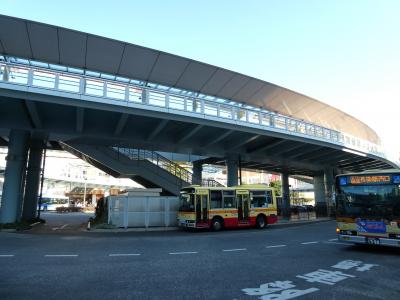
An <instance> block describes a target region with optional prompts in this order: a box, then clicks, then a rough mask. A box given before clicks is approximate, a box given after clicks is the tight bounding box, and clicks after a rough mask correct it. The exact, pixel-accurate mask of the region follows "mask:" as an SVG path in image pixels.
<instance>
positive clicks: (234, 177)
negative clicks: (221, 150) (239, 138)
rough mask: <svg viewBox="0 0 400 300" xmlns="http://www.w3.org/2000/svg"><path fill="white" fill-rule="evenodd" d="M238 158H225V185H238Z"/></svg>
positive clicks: (231, 156)
mask: <svg viewBox="0 0 400 300" xmlns="http://www.w3.org/2000/svg"><path fill="white" fill-rule="evenodd" d="M238 171H239V157H238V156H237V155H228V157H227V158H226V175H227V177H228V178H227V185H228V186H236V185H238Z"/></svg>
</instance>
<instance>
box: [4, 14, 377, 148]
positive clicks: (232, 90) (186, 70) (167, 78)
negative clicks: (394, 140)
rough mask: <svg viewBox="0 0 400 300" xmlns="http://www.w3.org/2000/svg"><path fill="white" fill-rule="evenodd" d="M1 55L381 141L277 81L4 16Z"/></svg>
mask: <svg viewBox="0 0 400 300" xmlns="http://www.w3.org/2000/svg"><path fill="white" fill-rule="evenodd" d="M0 53H1V54H4V55H9V56H16V57H21V58H26V59H32V60H38V61H44V62H47V63H54V64H61V65H65V66H71V67H76V68H82V69H88V70H92V71H98V72H101V73H108V74H112V75H116V76H124V77H129V78H133V79H137V80H142V81H145V82H152V83H157V84H161V85H167V86H171V87H176V88H180V89H184V90H189V91H193V92H197V93H200V94H205V95H211V96H215V97H218V98H222V99H229V100H233V101H236V102H239V103H247V104H249V105H252V106H255V107H261V108H264V109H266V110H269V111H271V112H276V113H280V114H283V115H287V116H291V117H294V118H297V119H299V120H305V121H308V122H312V123H314V124H318V125H321V126H324V127H327V128H331V129H334V130H338V131H341V132H346V133H349V134H351V135H353V136H356V137H358V138H361V139H364V140H367V141H369V142H371V143H375V144H380V140H379V137H378V136H377V134H376V133H375V132H374V131H373V130H372V129H371V128H370V127H368V126H367V125H366V124H364V123H363V122H361V121H360V120H358V119H356V118H354V117H352V116H350V115H348V114H346V113H344V112H342V111H341V110H339V109H336V108H334V107H332V106H330V105H327V104H325V103H322V102H320V101H318V100H316V99H313V98H310V97H308V96H305V95H302V94H300V93H296V92H294V91H291V90H289V89H286V88H283V87H280V86H277V85H275V84H272V83H269V82H266V81H263V80H260V79H256V78H253V77H250V76H247V75H243V74H240V73H237V72H233V71H229V70H226V69H223V68H220V67H217V66H213V65H209V64H205V63H202V62H199V61H195V60H192V59H188V58H184V57H180V56H177V55H173V54H169V53H165V52H162V51H159V50H154V49H150V48H146V47H142V46H138V45H134V44H129V43H126V42H122V41H116V40H113V39H110V38H106V37H101V36H96V35H93V34H89V33H84V32H79V31H74V30H71V29H66V28H62V27H58V26H53V25H48V24H43V23H38V22H33V21H30V20H24V19H19V18H14V17H9V16H5V15H0Z"/></svg>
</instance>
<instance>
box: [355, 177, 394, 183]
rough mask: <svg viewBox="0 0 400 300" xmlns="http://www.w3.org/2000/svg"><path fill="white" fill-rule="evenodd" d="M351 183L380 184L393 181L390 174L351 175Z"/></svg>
mask: <svg viewBox="0 0 400 300" xmlns="http://www.w3.org/2000/svg"><path fill="white" fill-rule="evenodd" d="M349 177H350V184H379V183H391V176H390V175H360V176H349Z"/></svg>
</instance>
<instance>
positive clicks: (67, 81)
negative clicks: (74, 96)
mask: <svg viewBox="0 0 400 300" xmlns="http://www.w3.org/2000/svg"><path fill="white" fill-rule="evenodd" d="M80 81H81V79H80V78H79V77H73V76H67V75H59V77H58V89H60V90H62V91H66V92H73V93H78V92H79V86H80Z"/></svg>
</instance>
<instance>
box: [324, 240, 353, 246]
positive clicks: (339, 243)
mask: <svg viewBox="0 0 400 300" xmlns="http://www.w3.org/2000/svg"><path fill="white" fill-rule="evenodd" d="M324 243H325V244H337V245H346V246H349V245H350V244H349V243H341V242H333V241H332V242H324Z"/></svg>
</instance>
